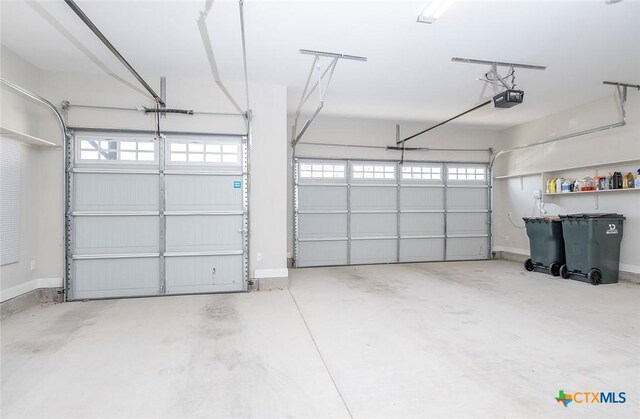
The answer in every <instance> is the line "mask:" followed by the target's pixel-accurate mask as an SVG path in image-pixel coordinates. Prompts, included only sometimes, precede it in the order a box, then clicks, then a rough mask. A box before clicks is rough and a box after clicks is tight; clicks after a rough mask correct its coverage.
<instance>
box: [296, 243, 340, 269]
mask: <svg viewBox="0 0 640 419" xmlns="http://www.w3.org/2000/svg"><path fill="white" fill-rule="evenodd" d="M347 263H348V261H347V241H346V240H342V241H301V242H299V243H298V260H297V261H296V264H297V266H299V267H309V266H334V265H346V264H347Z"/></svg>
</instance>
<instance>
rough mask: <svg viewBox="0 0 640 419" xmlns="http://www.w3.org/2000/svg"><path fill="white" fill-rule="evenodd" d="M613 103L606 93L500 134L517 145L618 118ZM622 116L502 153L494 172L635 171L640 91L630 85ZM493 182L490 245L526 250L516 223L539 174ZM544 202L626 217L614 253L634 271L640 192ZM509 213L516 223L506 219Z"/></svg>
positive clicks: (638, 257)
mask: <svg viewBox="0 0 640 419" xmlns="http://www.w3.org/2000/svg"><path fill="white" fill-rule="evenodd" d="M616 103H617V102H616V99H615V97H614V96H611V97H607V98H604V99H601V100H598V101H595V102H592V103H588V104H585V105H583V106H580V107H577V108H574V109H571V110H568V111H566V112H563V113H560V114H556V115H551V116H548V117H546V118H542V119H540V120H537V121H533V122H530V123H527V124H523V125H520V126H517V127H514V128H511V129H508V130H506V131H504V132H503V134H504V135H505V139H506V141H508V142H509V144H513V145H520V144H528V143H532V142H536V141H540V140H544V139H547V138H552V137H555V136H559V135H563V134H566V133H569V132H576V131H582V130H585V129H589V128H592V127H596V126H601V125H605V124H608V123H612V122H616V121H618V120H619V118H620V116H619V114H618V112H617V107H616ZM627 122H628V123H627V125H626V126H624V127H621V128H616V129H612V130H608V131H603V132H600V133H597V134H591V135H588V136H583V137H577V138H574V139H569V140H565V141H561V142H558V143H555V144H549V145H542V146H536V147H534V148H530V149H525V150H521V151H517V152H513V153H510V154H507V155H505V157H504V158H503V157H501V158H500V160H499V161H498V163H496V170H495V174H496V175H498V176H500V175H509V174H527V173H535V172H540V171H555V170H558V171H560V172H558V176H564V177H570V178H572V179H576V178H581V177H584V176H587V175H589V176H594V175H596V174H598V173H599V174H607V173H609V172H612V171H614V170H617V171H623V172H624V173H627V172H628V171H631V172H633V173H635V172H636V170H637V169H639V168H640V94H639V93H638V92H636V91H633V90H630V91H629V96H628V104H627ZM632 159H637V160H638V161H636V162H633V163H627V164H612V165H611V166H606V167H601V168H598V169H597V170H598V172H596V169H595V168H587V169H579V170H573V171H568V172H564V171H562V170H563V169H566V168H568V167H578V166H581V165H591V164H601V163H613V162H618V161H624V160H632ZM494 185H495V188H494V250H505V251H510V252H514V253H520V254H528V252H529V242H528V239H527V236H526V233H525V231H524V230H523V229H521V228H517V227H516V226H522V225H523V221H522V217H523V216H531V215H532V210H533V207H534V200H533V198H532V192H533V190H534V189H541V188H542V180H541V177H540V175H535V174H534V175H528V176H523V177H514V178H510V179H506V180H496V181H495V184H494ZM544 208H545V209H546V210H547V211H548V214H551V215H553V214H568V213H569V214H570V213H581V212H616V213H622V214H624V215H625V216H626V217H627V220H626V221H625V225H624V237H623V241H622V248H621V256H620V263H621V270H623V271H628V272H635V273H640V252H638V249H639V248H640V247H639V246H640V239H639V238H640V192H637V193H636V192H631V193H610V194H598V195H597V196H595V195H581V196H576V195H573V196H561V197H548V198H546V199H545V204H544ZM509 213H511V214H512V218H513V220H514V224H516V226H514V225H512V223H511V222H510V221H509V218H508V214H509ZM536 214H537V213H536Z"/></svg>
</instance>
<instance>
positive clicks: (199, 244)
mask: <svg viewBox="0 0 640 419" xmlns="http://www.w3.org/2000/svg"><path fill="white" fill-rule="evenodd" d="M166 223H167V252H202V251H225V250H242V249H243V235H242V228H243V218H242V215H188V216H185V215H170V216H167V217H166Z"/></svg>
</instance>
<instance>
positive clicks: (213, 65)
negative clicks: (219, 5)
mask: <svg viewBox="0 0 640 419" xmlns="http://www.w3.org/2000/svg"><path fill="white" fill-rule="evenodd" d="M213 3H214V0H206V1H205V8H204V10H203V11H201V12H200V15H199V17H198V21H197V24H198V30H199V31H200V37H201V38H202V44H203V45H204V49H205V53H206V54H207V60H208V61H209V67H210V69H211V74H212V75H213V79H214V81H215V83H216V84H217V85H218V87H219V88H220V90H221V91H222V93H224V95H225V96H226V98H227V99H228V100H229V102H230V103H231V105H233V107H234V108H235V109H236V110H237V111H238V112H239V113H241V114H243V115H244V116H245V119H246V118H247V115H248V112H249V109H250V105H249V80H248V71H247V50H246V41H245V24H244V0H239V1H238V5H239V14H240V35H241V41H242V64H243V70H244V82H245V95H246V101H247V110H246V111H243V110H242V108H241V107H240V105H239V104H238V102H237V101H236V100H235V98H234V97H233V95H232V94H231V92H229V90H228V89H227V87H226V86H225V84H224V83H223V82H222V79H221V78H220V71H219V70H218V64H217V61H216V56H215V54H214V52H213V45H212V43H211V37H210V36H209V29H208V27H207V17H208V16H209V12H210V11H211V8H212V7H213ZM247 129H248V124H247Z"/></svg>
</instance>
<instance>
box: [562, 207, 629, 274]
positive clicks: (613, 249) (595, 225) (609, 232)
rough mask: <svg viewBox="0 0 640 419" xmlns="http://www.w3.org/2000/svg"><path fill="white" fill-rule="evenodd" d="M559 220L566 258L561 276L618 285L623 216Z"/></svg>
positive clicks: (593, 215) (564, 218)
mask: <svg viewBox="0 0 640 419" xmlns="http://www.w3.org/2000/svg"><path fill="white" fill-rule="evenodd" d="M560 219H561V220H562V232H563V235H564V243H565V254H566V256H567V263H566V264H565V265H563V266H562V267H561V268H560V274H561V275H562V277H563V278H566V279H569V278H570V279H576V280H578V281H583V282H589V283H591V284H593V285H599V284H613V283H616V282H618V271H619V265H620V242H621V241H622V227H623V222H624V220H625V217H624V215H622V214H570V215H561V216H560Z"/></svg>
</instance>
